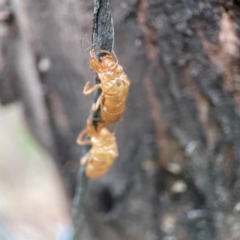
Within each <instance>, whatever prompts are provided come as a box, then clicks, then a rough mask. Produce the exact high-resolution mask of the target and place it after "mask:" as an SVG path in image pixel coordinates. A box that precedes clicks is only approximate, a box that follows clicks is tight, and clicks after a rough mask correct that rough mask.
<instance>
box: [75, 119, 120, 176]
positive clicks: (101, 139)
mask: <svg viewBox="0 0 240 240" xmlns="http://www.w3.org/2000/svg"><path fill="white" fill-rule="evenodd" d="M86 134H87V135H88V136H89V138H90V139H88V140H83V138H84V136H85V135H86ZM77 143H78V144H79V145H87V144H92V148H91V149H90V150H89V151H88V153H87V154H86V155H85V156H84V157H83V158H82V159H81V164H87V165H86V175H87V176H88V177H89V178H93V179H96V178H100V177H101V176H103V175H104V174H106V173H107V172H108V170H109V168H110V167H111V165H112V164H113V162H114V161H115V159H116V158H117V157H118V147H117V144H116V138H115V136H114V135H113V134H112V133H111V132H110V131H109V130H108V128H107V126H106V125H105V124H99V125H98V126H97V127H96V128H95V126H93V125H91V124H89V123H88V124H87V127H86V129H84V130H83V131H82V132H81V133H80V134H79V136H78V138H77Z"/></svg>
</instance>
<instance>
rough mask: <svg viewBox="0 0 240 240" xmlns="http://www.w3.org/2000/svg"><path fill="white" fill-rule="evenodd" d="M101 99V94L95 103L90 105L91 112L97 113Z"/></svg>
mask: <svg viewBox="0 0 240 240" xmlns="http://www.w3.org/2000/svg"><path fill="white" fill-rule="evenodd" d="M102 98H103V93H101V95H100V96H99V98H98V100H97V102H96V103H94V104H93V105H92V110H93V111H97V110H98V109H99V107H100V105H101V102H102Z"/></svg>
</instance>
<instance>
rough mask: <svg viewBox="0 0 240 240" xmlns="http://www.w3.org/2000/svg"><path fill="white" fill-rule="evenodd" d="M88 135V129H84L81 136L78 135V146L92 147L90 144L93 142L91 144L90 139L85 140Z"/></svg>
mask: <svg viewBox="0 0 240 240" xmlns="http://www.w3.org/2000/svg"><path fill="white" fill-rule="evenodd" d="M86 133H87V129H86V128H85V129H83V130H82V131H81V132H80V133H79V135H78V137H77V144H79V145H90V144H92V142H91V140H90V139H87V140H84V139H83V138H84V136H85V134H86Z"/></svg>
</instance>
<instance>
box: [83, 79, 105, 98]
mask: <svg viewBox="0 0 240 240" xmlns="http://www.w3.org/2000/svg"><path fill="white" fill-rule="evenodd" d="M89 85H90V82H87V83H86V85H85V87H84V89H83V94H84V95H89V94H91V93H93V92H94V91H95V90H97V89H98V88H101V87H102V84H96V85H95V86H93V87H92V88H90V89H89Z"/></svg>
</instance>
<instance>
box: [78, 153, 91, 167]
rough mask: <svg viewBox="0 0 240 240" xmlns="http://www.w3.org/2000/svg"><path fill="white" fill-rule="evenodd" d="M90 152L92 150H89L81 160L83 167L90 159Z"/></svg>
mask: <svg viewBox="0 0 240 240" xmlns="http://www.w3.org/2000/svg"><path fill="white" fill-rule="evenodd" d="M90 151H91V150H89V151H88V152H87V153H86V154H85V155H84V156H83V157H81V158H80V164H81V165H85V164H86V163H87V161H88V159H89V158H90V154H91V153H90Z"/></svg>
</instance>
